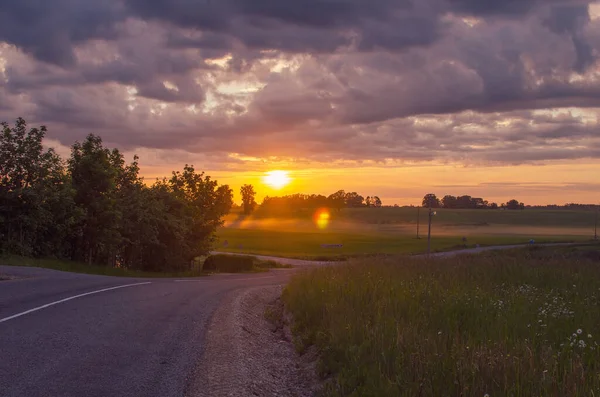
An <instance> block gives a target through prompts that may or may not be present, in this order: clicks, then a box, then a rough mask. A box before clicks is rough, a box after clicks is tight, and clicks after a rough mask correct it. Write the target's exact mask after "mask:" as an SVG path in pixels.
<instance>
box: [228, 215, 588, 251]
mask: <svg viewBox="0 0 600 397" xmlns="http://www.w3.org/2000/svg"><path fill="white" fill-rule="evenodd" d="M417 213H419V215H420V220H419V223H420V225H419V236H420V237H421V238H420V239H417ZM594 216H595V214H594V213H593V212H587V211H561V210H555V211H548V210H524V211H503V210H444V209H442V210H436V215H435V216H434V217H433V218H432V240H431V247H432V250H433V251H444V250H452V249H457V248H461V247H464V246H465V245H467V246H468V247H473V246H475V245H477V244H479V245H481V246H485V245H508V244H526V243H528V242H529V241H530V240H531V239H533V240H535V241H536V242H538V243H541V242H571V241H578V242H579V241H586V240H590V239H591V238H592V237H593V234H594ZM427 223H428V213H427V211H426V210H423V209H421V210H420V211H419V212H417V209H416V208H360V209H344V210H342V211H340V212H335V211H334V212H330V213H328V218H327V220H326V222H322V219H320V218H319V217H318V214H317V216H315V214H314V213H312V212H310V213H309V212H303V213H297V214H295V215H294V216H289V217H285V218H282V217H280V218H264V217H253V216H250V217H247V218H244V217H243V216H241V214H239V213H233V214H230V215H229V216H228V218H227V219H226V224H225V227H224V228H221V229H220V230H219V240H218V242H217V244H216V249H218V250H220V251H229V252H248V253H254V254H263V255H275V256H277V255H279V256H290V257H303V258H306V257H308V258H317V257H336V256H338V257H343V256H349V255H350V256H352V255H364V254H375V253H379V254H399V253H406V254H416V253H423V252H425V251H426V247H427V238H426V237H427V226H428V225H427ZM463 239H466V241H463Z"/></svg>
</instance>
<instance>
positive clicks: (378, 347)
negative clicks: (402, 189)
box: [283, 245, 600, 397]
mask: <svg viewBox="0 0 600 397" xmlns="http://www.w3.org/2000/svg"><path fill="white" fill-rule="evenodd" d="M283 300H284V302H285V305H286V307H287V310H289V311H290V312H291V314H292V315H293V317H294V321H295V322H294V324H293V331H294V334H295V342H296V346H297V348H298V349H299V351H301V352H302V351H305V350H306V349H308V348H309V347H310V346H316V348H317V349H318V351H319V353H320V357H321V359H320V364H319V372H320V375H321V376H322V378H323V379H325V380H326V382H325V385H326V386H325V395H327V396H350V395H370V396H419V395H421V396H479V397H481V396H485V395H489V396H492V397H493V396H593V395H599V393H600V346H599V345H600V334H599V333H598V332H599V331H598V330H600V305H599V303H600V302H599V301H600V252H599V247H598V246H597V245H596V246H588V247H572V248H564V247H562V248H539V247H531V248H528V249H521V250H512V251H507V252H489V253H484V254H481V255H476V256H475V255H472V256H459V257H454V258H446V259H430V260H427V259H424V258H396V259H393V258H381V259H375V258H372V259H369V260H356V261H353V262H351V263H349V264H344V265H339V266H332V267H326V268H319V269H315V270H312V271H308V272H305V273H302V274H300V275H297V276H295V277H294V278H293V279H292V281H291V283H290V284H289V286H288V287H287V288H286V289H285V291H284V294H283Z"/></svg>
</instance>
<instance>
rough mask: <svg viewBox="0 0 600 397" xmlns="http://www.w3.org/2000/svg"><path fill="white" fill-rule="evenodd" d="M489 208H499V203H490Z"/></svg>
mask: <svg viewBox="0 0 600 397" xmlns="http://www.w3.org/2000/svg"><path fill="white" fill-rule="evenodd" d="M488 208H489V209H491V210H497V209H498V204H496V203H491V204H489V205H488Z"/></svg>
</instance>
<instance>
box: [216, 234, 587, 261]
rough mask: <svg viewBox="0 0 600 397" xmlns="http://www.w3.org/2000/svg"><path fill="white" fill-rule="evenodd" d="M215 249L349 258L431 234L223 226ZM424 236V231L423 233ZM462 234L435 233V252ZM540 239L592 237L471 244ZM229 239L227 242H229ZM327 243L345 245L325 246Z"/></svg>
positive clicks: (423, 243) (417, 245)
mask: <svg viewBox="0 0 600 397" xmlns="http://www.w3.org/2000/svg"><path fill="white" fill-rule="evenodd" d="M218 236H219V242H218V243H217V245H216V246H215V249H217V250H218V251H222V252H232V253H247V254H254V255H271V256H281V257H288V258H296V259H310V260H346V259H348V258H352V257H361V256H370V255H374V254H389V255H393V254H420V253H423V252H425V251H426V249H427V238H426V235H425V238H421V239H416V238H415V236H412V235H406V234H392V233H377V232H369V231H366V232H360V231H355V232H340V231H335V230H323V231H283V230H278V229H277V228H276V227H275V226H274V228H273V229H234V228H221V229H220V230H219V231H218ZM422 236H423V234H422ZM462 237H463V236H462V235H455V236H451V235H443V236H436V235H434V236H433V237H432V240H431V247H432V250H433V251H434V252H435V251H437V252H441V251H451V250H456V249H461V248H465V247H464V244H463V242H462ZM531 238H533V239H535V241H536V242H537V243H557V242H574V241H578V242H581V241H585V240H587V239H589V238H586V237H582V236H572V235H556V236H552V235H549V236H544V235H533V236H524V235H476V236H469V237H468V240H467V245H468V247H470V248H472V247H474V246H475V244H479V245H480V246H490V245H513V244H526V243H527V242H528V241H529V239H531ZM225 242H227V244H226V245H225ZM324 244H329V245H338V244H342V245H343V246H342V247H336V248H324V247H323V245H324Z"/></svg>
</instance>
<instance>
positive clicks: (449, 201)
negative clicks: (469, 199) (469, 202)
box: [442, 195, 458, 208]
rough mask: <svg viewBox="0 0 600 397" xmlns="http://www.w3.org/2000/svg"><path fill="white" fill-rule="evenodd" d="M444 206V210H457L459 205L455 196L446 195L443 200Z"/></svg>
mask: <svg viewBox="0 0 600 397" xmlns="http://www.w3.org/2000/svg"><path fill="white" fill-rule="evenodd" d="M442 205H443V206H444V208H456V207H457V205H458V203H457V200H456V197H455V196H451V195H446V196H444V198H442Z"/></svg>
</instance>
